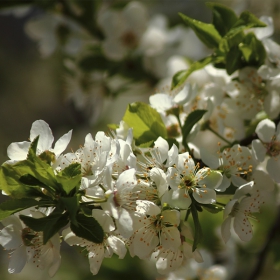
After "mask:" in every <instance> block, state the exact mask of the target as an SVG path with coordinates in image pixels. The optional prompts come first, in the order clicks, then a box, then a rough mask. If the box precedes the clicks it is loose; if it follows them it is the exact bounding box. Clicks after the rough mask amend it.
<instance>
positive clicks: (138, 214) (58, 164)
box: [0, 2, 280, 280]
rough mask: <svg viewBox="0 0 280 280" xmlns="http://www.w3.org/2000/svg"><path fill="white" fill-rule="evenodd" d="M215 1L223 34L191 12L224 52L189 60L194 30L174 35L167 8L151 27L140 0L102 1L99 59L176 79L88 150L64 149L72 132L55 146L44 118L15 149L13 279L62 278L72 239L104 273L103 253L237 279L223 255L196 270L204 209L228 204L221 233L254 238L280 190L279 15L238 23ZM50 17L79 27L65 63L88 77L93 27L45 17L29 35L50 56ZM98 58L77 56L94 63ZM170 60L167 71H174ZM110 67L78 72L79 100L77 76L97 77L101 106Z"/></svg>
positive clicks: (10, 189)
mask: <svg viewBox="0 0 280 280" xmlns="http://www.w3.org/2000/svg"><path fill="white" fill-rule="evenodd" d="M211 7H212V8H213V9H214V10H215V12H216V13H220V14H219V15H220V18H221V19H223V20H224V21H225V23H226V24H225V27H224V28H225V29H222V28H219V27H220V24H217V23H216V24H215V21H214V23H213V25H210V24H204V23H201V22H199V23H197V21H195V20H192V19H190V18H188V17H187V16H185V15H182V14H181V17H182V19H183V20H184V21H186V22H187V23H188V24H189V26H190V27H191V28H192V29H193V30H194V32H195V33H196V35H198V37H199V38H200V39H201V41H202V42H203V43H204V44H205V45H206V46H207V47H209V48H212V49H214V53H213V54H212V55H210V56H208V57H206V58H205V59H201V60H199V61H198V62H194V63H193V64H190V65H189V64H188V63H186V62H185V59H184V58H183V56H186V55H188V56H189V55H190V53H184V51H187V50H186V48H185V44H186V42H184V38H185V39H186V38H188V40H189V38H190V36H192V35H182V34H185V32H187V31H186V29H184V28H182V29H181V28H178V29H177V28H174V30H172V31H170V30H167V27H166V21H165V20H164V18H163V17H161V16H156V17H154V18H152V19H151V20H150V21H149V22H148V21H147V11H146V10H145V8H144V6H143V5H142V4H141V3H138V2H130V3H129V4H127V5H126V6H125V7H124V8H123V9H122V10H121V11H120V10H118V11H114V10H110V9H107V10H106V9H104V10H103V9H102V8H100V10H99V13H98V26H100V28H101V30H102V32H103V35H102V36H100V38H96V40H95V41H94V42H92V41H91V42H89V45H90V46H91V47H93V46H94V47H96V49H99V51H100V47H102V56H97V53H95V54H94V55H93V57H92V54H91V59H92V60H90V61H91V62H96V61H97V60H96V59H97V57H98V59H101V57H102V59H101V60H98V61H99V62H100V61H102V63H103V62H104V65H106V67H112V65H113V64H111V63H108V61H111V62H112V61H114V63H120V64H116V65H121V61H122V62H123V61H126V62H127V59H128V57H135V56H141V57H142V62H143V63H144V69H145V71H150V72H152V73H153V75H155V76H156V77H157V78H158V79H163V78H164V79H163V80H161V82H160V83H161V84H162V83H164V82H166V81H168V82H169V83H170V82H171V80H172V84H171V86H168V87H165V88H164V89H162V90H157V91H156V93H155V94H153V95H151V96H150V98H149V104H145V103H142V102H135V103H132V104H129V105H128V107H127V110H126V112H125V114H124V116H123V119H122V121H121V122H120V123H119V124H118V125H117V124H113V125H110V128H111V131H110V132H108V133H107V134H106V133H105V132H103V131H99V132H97V133H96V134H95V136H93V135H92V134H91V133H89V134H87V135H86V137H85V140H84V144H83V145H81V146H80V148H79V149H77V150H76V151H71V152H66V149H67V146H68V145H69V143H70V140H71V136H72V131H69V132H68V133H66V134H64V135H63V136H62V137H61V138H59V139H58V140H57V141H56V143H55V144H54V145H53V142H54V137H53V135H52V131H51V129H50V127H49V125H48V124H47V123H46V122H45V121H43V120H37V121H35V122H34V123H33V124H32V127H31V131H30V137H29V141H24V142H14V143H12V144H10V146H9V147H8V150H7V154H8V157H9V160H7V161H6V162H5V163H3V164H2V166H1V169H0V189H1V190H2V193H3V195H7V196H10V197H11V198H12V199H10V200H7V201H5V202H4V203H2V204H0V220H1V223H2V225H3V229H2V230H1V231H0V244H1V245H2V246H3V247H4V248H5V249H7V250H11V254H10V261H9V268H8V270H9V272H10V273H18V272H20V271H21V270H22V269H23V267H24V266H25V264H26V263H28V262H32V263H34V264H35V265H36V266H37V267H39V268H40V269H47V270H48V273H49V275H50V276H53V275H55V273H56V272H57V270H58V268H59V266H60V243H61V242H66V243H67V244H69V245H70V246H78V247H82V248H83V250H85V251H86V254H87V256H88V260H89V264H90V271H91V272H92V274H94V275H95V274H97V273H98V271H99V269H100V266H101V264H102V261H103V259H104V258H110V257H112V256H113V254H116V255H117V256H118V257H119V258H120V259H123V258H124V257H125V255H126V254H130V256H132V257H134V256H137V257H138V258H140V259H144V260H150V261H151V262H153V263H154V264H155V267H156V269H157V271H158V273H160V274H164V275H165V277H167V278H166V279H172V280H174V279H175V280H177V279H182V277H183V276H181V275H184V277H185V275H186V274H188V275H191V276H190V277H192V278H194V279H195V278H198V277H200V278H201V279H214V278H215V279H230V277H232V275H230V270H227V269H226V268H225V267H224V266H222V265H218V264H214V263H213V262H212V263H211V264H210V265H209V266H208V267H207V268H205V269H204V270H203V272H202V275H201V271H200V275H198V272H197V271H198V270H197V269H194V268H193V269H192V268H191V267H195V265H194V263H195V264H197V263H202V262H203V261H204V262H205V263H207V253H205V252H203V250H200V245H201V242H202V227H201V220H200V215H199V213H200V212H202V211H209V212H210V213H212V214H213V215H214V214H217V213H219V212H223V213H224V217H223V222H222V223H221V225H220V237H221V239H223V241H224V242H225V243H230V242H231V241H232V240H236V239H240V240H241V241H243V242H249V241H250V240H251V239H252V237H253V231H254V230H253V224H252V220H254V219H256V218H255V217H254V213H258V212H260V210H261V206H262V205H263V204H265V203H266V201H267V200H269V198H270V194H271V193H272V191H273V190H274V189H275V188H278V186H279V184H280V175H279V168H280V163H279V162H280V160H279V158H280V157H279V155H280V126H279V114H280V106H279V104H280V103H279V100H280V94H279V88H280V65H279V57H280V46H279V45H278V44H277V43H275V42H274V41H273V40H272V39H271V38H270V37H271V35H272V34H273V23H272V20H271V18H269V17H262V18H260V19H257V18H256V17H254V16H253V15H252V14H248V13H243V14H241V15H240V16H239V17H237V16H236V15H235V13H233V12H232V11H230V10H229V9H227V8H226V7H223V6H220V5H216V4H212V6H211ZM229 14H230V15H231V17H230V20H225V19H224V16H225V15H226V16H228V15H229ZM72 16H73V14H72ZM230 21H232V22H230ZM50 22H51V23H52V25H50V26H51V27H52V28H53V30H52V33H51V34H53V31H54V29H57V27H58V26H59V27H60V29H61V28H62V27H64V28H65V26H67V28H70V29H71V32H72V33H70V34H71V36H70V35H69V34H68V33H67V40H66V41H64V43H63V46H64V48H65V52H67V53H68V54H69V57H70V58H71V55H73V54H75V56H72V58H71V59H70V60H69V61H67V65H68V67H70V68H71V67H72V68H71V70H75V71H76V70H77V69H75V67H76V66H77V65H76V64H75V63H76V61H74V58H75V57H77V56H76V55H77V53H78V52H79V50H81V49H82V46H83V47H85V46H87V47H88V46H89V45H88V44H87V43H88V42H87V40H88V38H89V37H88V34H86V33H83V32H81V30H80V29H78V27H77V26H76V25H72V23H70V22H68V21H65V20H64V19H62V18H60V17H59V16H54V15H44V16H40V17H39V18H38V19H33V20H31V21H30V22H29V23H28V24H27V27H26V28H27V32H28V33H29V34H30V36H33V37H34V38H35V39H38V40H41V41H40V42H41V43H40V47H41V49H40V50H41V51H42V53H43V54H44V55H49V54H50V53H51V52H52V51H53V50H54V49H55V47H56V44H58V42H57V41H56V40H57V38H56V37H52V36H51V34H49V33H48V32H49V29H48V30H46V32H45V33H41V28H42V26H45V25H46V24H47V23H50ZM147 22H148V24H147ZM116 26H117V28H116ZM67 30H68V29H67ZM60 31H61V32H65V30H64V29H61V30H60ZM68 31H69V30H68ZM96 34H98V32H97V33H96ZM192 34H194V33H192ZM64 35H65V34H64ZM72 35H73V38H72ZM74 35H75V36H74ZM46 38H48V40H46ZM49 38H51V39H49ZM60 39H62V37H60ZM44 40H46V41H47V42H48V43H49V44H45V43H44V42H43V41H44ZM238 40H241V41H238ZM86 42H87V43H86ZM180 50H181V51H182V52H180ZM193 51H194V52H195V51H196V50H193ZM173 54H176V57H173V56H172V55H173ZM103 55H104V56H103ZM193 55H194V56H195V54H193ZM104 57H105V58H106V59H104ZM167 58H168V59H167ZM87 59H88V58H87ZM87 59H84V58H83V59H81V60H79V61H78V62H79V63H80V64H79V63H78V64H79V65H82V66H85V65H87V66H88V60H87ZM167 60H168V62H167V63H169V64H170V65H169V66H170V67H168V68H167V67H165V66H162V65H163V64H162V63H163V62H164V63H166V61H167ZM142 62H141V63H142ZM104 65H103V66H104ZM114 65H115V64H114ZM114 65H113V66H114ZM103 66H102V67H103ZM102 67H101V69H97V68H96V69H95V68H94V71H90V72H87V73H86V75H85V73H82V72H80V71H81V70H78V71H77V73H76V74H77V76H75V75H74V76H72V77H71V78H70V76H69V81H71V82H69V85H70V86H71V88H72V89H73V90H75V94H76V93H77V92H79V94H78V95H75V97H74V96H72V97H73V98H74V99H76V100H77V104H79V105H77V106H84V105H85V104H87V103H88V102H87V99H85V98H84V97H83V96H82V91H79V90H77V88H78V84H75V83H80V82H81V80H79V81H77V80H76V78H77V77H78V79H80V78H81V79H82V80H83V78H84V75H85V76H86V77H87V78H89V80H87V81H85V80H83V82H86V84H85V83H81V84H79V86H80V85H83V86H85V88H84V89H89V87H88V86H89V85H93V84H94V90H93V87H90V90H92V93H93V95H94V98H93V99H92V100H93V102H96V100H99V99H100V98H99V97H100V95H99V93H96V90H97V89H96V87H99V86H100V88H102V90H104V87H105V86H104V85H105V84H104V83H103V82H104V80H103V79H106V86H107V85H109V84H110V82H109V81H108V78H110V79H111V78H113V77H114V75H115V73H114V71H113V70H114V69H113V68H114V67H115V66H114V67H112V69H106V71H107V72H106V75H108V76H107V77H105V76H104V73H105V71H104V69H103V68H102ZM70 68H69V69H70ZM162 69H163V70H162ZM167 69H168V70H170V72H169V71H167ZM84 70H85V69H84ZM91 70H92V69H91ZM97 70H98V71H97ZM101 70H102V71H101ZM178 70H180V71H179V72H178ZM75 71H74V72H75ZM120 71H121V70H120ZM157 71H159V72H157ZM160 71H163V72H160ZM70 72H71V71H70ZM74 72H72V74H73V73H74ZM167 72H169V73H167ZM112 73H113V74H112ZM142 74H143V73H142ZM95 79H96V81H98V83H97V84H96V83H95ZM122 90H123V89H121V91H122ZM204 238H207V237H204ZM211 277H212V278H211Z"/></svg>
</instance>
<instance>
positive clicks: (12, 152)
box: [7, 141, 30, 160]
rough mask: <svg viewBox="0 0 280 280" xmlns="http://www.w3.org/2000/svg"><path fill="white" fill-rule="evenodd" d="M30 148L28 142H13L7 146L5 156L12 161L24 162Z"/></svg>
mask: <svg viewBox="0 0 280 280" xmlns="http://www.w3.org/2000/svg"><path fill="white" fill-rule="evenodd" d="M29 147H30V142H27V141H24V142H15V143H11V144H10V145H9V146H8V149H7V154H8V157H9V158H10V159H12V160H24V159H26V157H27V153H28V150H29Z"/></svg>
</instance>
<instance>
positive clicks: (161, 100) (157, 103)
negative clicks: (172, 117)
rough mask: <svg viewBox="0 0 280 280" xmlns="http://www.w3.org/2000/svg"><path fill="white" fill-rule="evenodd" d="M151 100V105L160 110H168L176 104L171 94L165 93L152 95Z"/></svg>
mask: <svg viewBox="0 0 280 280" xmlns="http://www.w3.org/2000/svg"><path fill="white" fill-rule="evenodd" d="M149 101H150V104H151V106H152V107H153V108H155V109H156V110H157V111H159V112H164V111H167V110H169V109H170V108H171V107H173V105H174V103H173V100H172V98H171V96H169V95H167V94H165V93H157V94H154V95H151V96H150V98H149Z"/></svg>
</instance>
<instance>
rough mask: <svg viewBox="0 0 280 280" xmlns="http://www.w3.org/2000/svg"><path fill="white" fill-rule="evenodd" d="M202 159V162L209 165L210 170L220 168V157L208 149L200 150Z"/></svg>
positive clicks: (202, 148)
mask: <svg viewBox="0 0 280 280" xmlns="http://www.w3.org/2000/svg"><path fill="white" fill-rule="evenodd" d="M200 157H201V159H202V161H203V162H204V163H205V164H206V165H208V166H209V167H210V168H213V169H216V168H218V167H219V165H220V164H219V156H218V155H217V153H215V154H213V153H211V152H210V151H209V150H208V149H206V148H204V147H201V148H200Z"/></svg>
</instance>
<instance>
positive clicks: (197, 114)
mask: <svg viewBox="0 0 280 280" xmlns="http://www.w3.org/2000/svg"><path fill="white" fill-rule="evenodd" d="M206 112H207V110H195V111H193V112H191V113H190V114H189V115H188V116H187V118H186V120H185V123H184V124H183V127H182V133H183V144H184V143H186V140H187V137H188V135H189V133H190V132H191V130H192V128H193V126H194V125H195V124H196V123H197V122H198V121H199V120H200V119H201V118H202V117H203V115H204V114H205V113H206Z"/></svg>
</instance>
